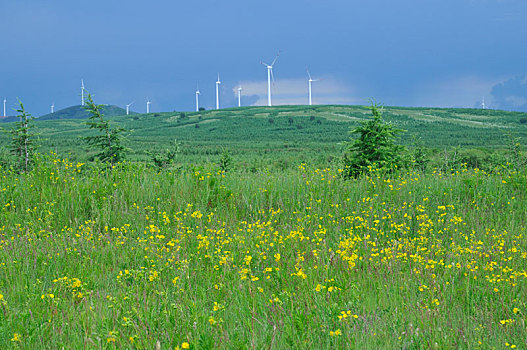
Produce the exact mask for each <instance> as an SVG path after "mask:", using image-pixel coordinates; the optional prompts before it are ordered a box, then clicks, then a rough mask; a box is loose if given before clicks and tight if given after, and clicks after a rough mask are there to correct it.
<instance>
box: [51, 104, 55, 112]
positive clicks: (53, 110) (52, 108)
mask: <svg viewBox="0 0 527 350" xmlns="http://www.w3.org/2000/svg"><path fill="white" fill-rule="evenodd" d="M54 112H55V102H53V103H52V104H51V113H54Z"/></svg>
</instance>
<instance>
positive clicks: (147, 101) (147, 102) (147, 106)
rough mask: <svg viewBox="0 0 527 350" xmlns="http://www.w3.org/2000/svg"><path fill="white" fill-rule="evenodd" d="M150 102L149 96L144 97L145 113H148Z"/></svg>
mask: <svg viewBox="0 0 527 350" xmlns="http://www.w3.org/2000/svg"><path fill="white" fill-rule="evenodd" d="M151 103H152V102H151V101H150V99H149V98H147V99H146V113H150V104H151Z"/></svg>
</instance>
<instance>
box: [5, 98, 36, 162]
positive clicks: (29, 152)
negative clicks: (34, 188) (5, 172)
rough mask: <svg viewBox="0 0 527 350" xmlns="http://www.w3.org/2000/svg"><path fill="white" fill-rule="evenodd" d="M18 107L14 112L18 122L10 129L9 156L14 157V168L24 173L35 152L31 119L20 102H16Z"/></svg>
mask: <svg viewBox="0 0 527 350" xmlns="http://www.w3.org/2000/svg"><path fill="white" fill-rule="evenodd" d="M18 103H19V107H18V109H17V110H16V111H17V112H18V115H17V118H18V121H17V122H16V123H15V127H14V128H13V129H11V131H10V132H11V146H10V151H11V154H13V155H14V156H15V159H16V160H15V162H16V168H17V169H20V170H22V171H24V172H27V171H28V170H29V169H30V166H31V161H32V159H33V155H34V152H35V147H34V136H35V135H34V134H33V132H32V129H33V123H32V122H33V117H32V116H31V114H29V113H27V112H26V110H25V108H24V105H23V104H22V101H20V100H18Z"/></svg>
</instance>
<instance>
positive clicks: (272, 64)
mask: <svg viewBox="0 0 527 350" xmlns="http://www.w3.org/2000/svg"><path fill="white" fill-rule="evenodd" d="M278 57H280V51H278V53H277V54H276V57H275V58H274V60H273V63H271V66H274V64H275V63H276V60H277V59H278Z"/></svg>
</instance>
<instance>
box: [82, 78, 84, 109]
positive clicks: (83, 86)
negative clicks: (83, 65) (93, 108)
mask: <svg viewBox="0 0 527 350" xmlns="http://www.w3.org/2000/svg"><path fill="white" fill-rule="evenodd" d="M81 106H84V80H83V79H81Z"/></svg>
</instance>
